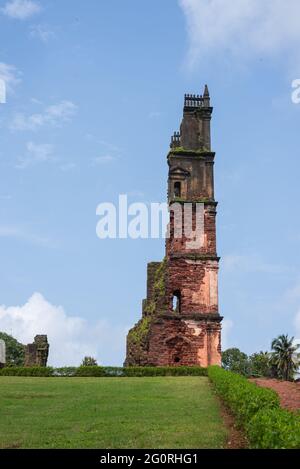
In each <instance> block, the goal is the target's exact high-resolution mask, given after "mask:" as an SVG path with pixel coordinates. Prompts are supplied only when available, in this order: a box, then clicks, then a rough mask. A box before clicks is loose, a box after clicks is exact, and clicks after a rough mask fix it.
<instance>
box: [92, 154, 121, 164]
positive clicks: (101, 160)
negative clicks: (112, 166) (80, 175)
mask: <svg viewBox="0 0 300 469" xmlns="http://www.w3.org/2000/svg"><path fill="white" fill-rule="evenodd" d="M116 159H117V157H116V156H113V155H103V156H96V157H95V158H93V159H92V165H93V166H98V165H102V164H107V163H111V162H112V161H115V160H116Z"/></svg>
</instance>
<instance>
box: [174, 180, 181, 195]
mask: <svg viewBox="0 0 300 469" xmlns="http://www.w3.org/2000/svg"><path fill="white" fill-rule="evenodd" d="M174 196H175V197H181V182H175V184H174Z"/></svg>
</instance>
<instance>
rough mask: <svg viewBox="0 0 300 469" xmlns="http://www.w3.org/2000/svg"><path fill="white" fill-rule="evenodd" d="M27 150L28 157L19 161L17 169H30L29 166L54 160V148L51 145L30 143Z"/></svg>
mask: <svg viewBox="0 0 300 469" xmlns="http://www.w3.org/2000/svg"><path fill="white" fill-rule="evenodd" d="M26 148H27V152H26V155H25V156H23V157H20V158H19V159H18V163H17V164H16V168H17V169H25V168H28V166H32V165H35V164H38V163H45V162H47V161H51V160H54V156H53V150H54V147H53V145H50V144H49V143H41V144H37V143H34V142H28V143H27V144H26Z"/></svg>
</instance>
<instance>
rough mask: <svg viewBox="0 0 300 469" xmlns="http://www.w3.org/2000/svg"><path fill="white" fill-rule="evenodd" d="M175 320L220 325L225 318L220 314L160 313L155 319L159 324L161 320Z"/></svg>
mask: <svg viewBox="0 0 300 469" xmlns="http://www.w3.org/2000/svg"><path fill="white" fill-rule="evenodd" d="M163 319H167V320H173V321H174V320H175V321H188V320H191V321H197V322H217V323H220V322H222V320H223V316H220V315H219V314H218V313H201V312H196V313H184V314H176V313H160V314H159V315H157V316H156V317H155V319H154V322H159V321H160V320H163Z"/></svg>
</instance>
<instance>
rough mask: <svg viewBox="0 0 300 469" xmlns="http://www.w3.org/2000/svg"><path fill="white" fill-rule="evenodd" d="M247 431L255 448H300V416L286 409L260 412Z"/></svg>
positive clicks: (247, 427) (249, 424) (247, 426)
mask: <svg viewBox="0 0 300 469" xmlns="http://www.w3.org/2000/svg"><path fill="white" fill-rule="evenodd" d="M246 431H247V434H248V438H249V441H251V446H252V447H253V448H259V449H270V448H272V449H299V448H300V415H299V414H298V415H297V414H292V413H291V412H289V411H287V410H284V409H269V410H260V411H259V412H257V413H256V414H255V415H254V417H253V418H252V419H251V421H250V422H249V423H248V424H247V425H246Z"/></svg>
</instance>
